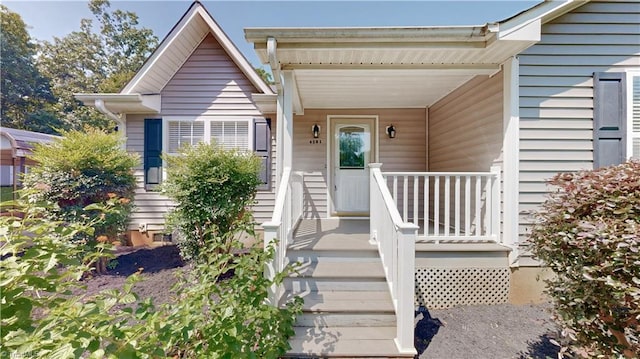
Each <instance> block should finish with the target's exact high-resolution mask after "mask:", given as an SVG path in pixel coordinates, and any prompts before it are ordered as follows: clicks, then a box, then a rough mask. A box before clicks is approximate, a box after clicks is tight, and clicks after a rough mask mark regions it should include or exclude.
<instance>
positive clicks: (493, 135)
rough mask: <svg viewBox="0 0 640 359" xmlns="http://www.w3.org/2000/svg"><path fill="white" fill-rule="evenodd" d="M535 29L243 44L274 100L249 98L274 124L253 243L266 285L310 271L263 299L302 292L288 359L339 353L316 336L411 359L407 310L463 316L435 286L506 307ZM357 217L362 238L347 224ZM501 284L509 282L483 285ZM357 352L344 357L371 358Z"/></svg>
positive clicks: (256, 35) (292, 33)
mask: <svg viewBox="0 0 640 359" xmlns="http://www.w3.org/2000/svg"><path fill="white" fill-rule="evenodd" d="M538 26H539V24H536V23H528V22H527V23H525V24H522V26H518V27H517V28H506V29H503V28H501V27H500V26H484V27H482V26H481V27H476V26H471V27H464V28H463V27H456V28H426V27H425V28H402V29H394V28H363V29H359V28H340V29H338V28H336V29H310V28H309V29H266V28H265V29H246V30H245V34H246V37H247V39H248V40H249V41H250V42H253V43H254V46H255V49H256V50H257V52H258V55H259V56H260V58H261V60H262V61H263V63H265V64H269V65H270V67H271V70H272V71H273V75H274V81H275V87H276V88H277V95H274V96H254V98H253V99H254V101H255V102H256V103H257V104H258V106H259V107H260V108H261V110H262V111H263V113H271V114H275V117H276V121H275V123H276V136H275V143H276V149H275V150H276V152H275V161H274V162H275V167H276V170H275V183H276V186H277V187H276V191H275V192H276V200H275V206H274V213H273V217H272V219H271V220H270V221H268V222H266V223H263V224H262V227H263V228H264V234H265V244H266V245H270V244H272V243H276V242H277V243H278V245H277V250H276V258H275V260H274V262H273V263H272V264H271V265H270V266H269V267H268V268H267V270H266V273H267V275H268V276H275V274H276V273H277V272H279V271H281V270H282V269H283V268H284V267H285V266H286V265H287V264H288V263H290V262H292V261H297V260H298V259H301V260H302V261H303V263H304V264H303V265H304V267H303V269H302V271H301V273H300V274H299V275H298V276H294V277H291V278H288V279H287V281H286V282H285V285H284V286H282V287H281V288H273V293H272V302H273V303H274V304H275V303H278V302H279V301H280V300H281V299H282V298H286V297H287V296H288V295H291V294H292V293H296V292H298V293H301V294H303V295H305V296H307V297H308V299H309V303H307V304H306V306H305V314H304V315H303V317H302V319H301V321H300V322H299V323H298V325H299V326H300V328H303V329H300V328H299V330H298V331H297V334H298V339H294V340H293V341H292V343H297V344H295V345H296V347H295V348H296V349H295V350H296V353H297V354H300V355H316V356H317V355H329V354H331V355H335V354H334V352H335V350H334V349H335V348H337V346H338V345H339V344H337V343H339V341H336V342H335V343H334V344H331V345H333V346H334V347H335V348H334V349H332V350H333V351H331V350H329V349H327V348H329V347H331V345H326V346H324V345H322V346H320V347H318V346H314V345H313V343H314V338H315V339H318V340H319V337H318V336H316V334H317V333H324V334H326V336H328V337H332V338H334V339H335V338H337V337H339V336H340V335H342V336H343V337H344V338H348V336H347V333H352V331H350V330H346V329H345V330H342V329H336V328H351V327H367V328H369V327H377V326H383V327H386V328H388V329H385V330H384V331H383V332H385V333H387V334H389V333H391V332H392V333H393V334H392V336H390V337H389V338H388V339H389V340H391V339H392V341H393V344H394V345H395V350H396V354H395V355H384V356H412V355H414V354H415V349H414V342H413V339H414V337H413V321H414V309H415V306H416V305H417V304H426V305H430V306H433V305H434V304H433V303H436V305H443V306H446V305H449V304H447V303H456V304H459V303H463V302H464V300H465V298H462V299H461V296H459V295H455V296H454V297H455V298H452V299H453V300H452V301H449V302H447V299H446V297H447V295H442V296H437V295H436V294H435V293H436V292H437V291H438V290H439V287H440V286H441V284H442V283H444V284H445V285H444V286H443V287H447V288H450V289H451V292H452V293H456V292H457V291H458V288H462V287H456V285H450V284H449V283H453V282H456V281H457V283H473V282H474V281H476V280H477V279H478V278H480V277H486V276H488V277H490V279H489V281H488V282H489V284H491V283H492V282H495V283H498V285H499V289H496V288H494V287H491V285H489V286H485V287H487V288H488V289H487V291H488V292H498V291H502V292H504V290H506V291H507V292H508V286H509V284H508V274H509V272H508V271H509V265H510V264H511V263H514V261H515V258H516V257H517V251H516V250H517V237H518V208H517V207H518V199H517V195H518V153H519V152H518V140H519V139H518V136H519V132H518V127H517V126H518V93H517V88H518V86H517V79H518V60H517V58H516V57H515V55H516V54H518V53H519V52H520V51H521V50H522V49H524V48H527V47H528V46H530V45H531V44H533V43H534V42H535V41H537V39H536V38H535V37H534V36H531V35H534V34H535V30H536V29H537V27H538ZM503 30H504V31H503ZM357 217H364V218H367V219H368V226H367V225H366V224H363V223H367V221H366V220H364V222H360V223H359V224H355V222H354V223H351V222H345V221H344V220H345V219H346V218H357ZM308 219H312V220H313V221H307V220H308ZM337 219H339V222H338V223H339V224H338V225H333V227H331V225H330V223H332V222H331V221H336V220H337ZM314 221H315V222H314ZM328 226H329V227H328ZM367 227H368V228H367ZM329 228H331V229H329ZM343 232H344V233H343ZM323 246H324V247H326V248H325V249H323V248H322V247H323ZM351 246H353V248H351ZM341 247H344V248H341ZM292 253H293V254H292ZM487 253H488V254H487ZM476 259H477V260H476ZM480 262H482V265H479V264H478V267H479V268H480V269H479V270H475V269H474V268H475V267H474V266H475V265H476V264H474V263H480ZM420 266H422V267H420ZM467 266H471V267H467ZM420 268H426V271H421V270H420ZM466 268H471V269H474V270H471V271H469V270H466ZM498 275H499V276H500V278H507V282H506V283H505V282H504V281H503V280H499V281H492V279H495V278H496V277H497V276H498ZM436 277H437V278H438V280H439V282H437V283H435V282H433V279H434V278H436ZM416 278H419V279H421V280H422V279H425V280H426V283H427V284H425V285H423V284H421V283H418V285H416ZM455 278H459V279H455ZM429 281H431V282H432V284H428V283H429ZM433 283H435V284H433ZM483 285H484V284H483ZM472 287H473V286H471V287H470V288H467V289H464V288H462V289H460V290H464V291H466V293H471V292H473V290H474V289H473V288H472ZM357 288H359V289H357ZM505 288H506V289H505ZM354 289H356V290H354ZM494 289H495V290H494ZM363 291H364V292H367V291H374V292H375V293H369V294H370V296H368V295H364V296H363V295H362V293H360V292H363ZM329 292H332V294H326V293H329ZM433 297H438V298H441V297H442V298H445V299H443V300H441V299H438V301H436V302H429V300H430V299H431V298H433ZM449 297H451V296H450V295H449ZM462 297H465V296H462ZM485 297H487V298H488V297H492V296H491V295H489V296H485ZM372 298H375V300H373V299H372ZM493 298H494V299H491V300H497V301H500V300H504V298H505V297H504V296H497V297H495V296H494V297H493ZM478 300H480V301H482V300H484V299H483V298H480V299H478ZM338 303H340V304H338ZM373 303H375V305H374V304H373ZM437 303H440V304H437ZM369 304H371V307H369ZM362 311H365V312H366V314H364V315H363V314H362V313H361V312H362ZM367 311H371V312H367ZM338 313H340V314H338ZM371 318H373V319H371ZM308 328H312V329H308ZM356 332H357V331H356ZM380 332H381V331H379V330H376V333H378V334H375V336H376V337H378V336H379V335H380V334H379V333H380ZM371 335H372V336H373V335H374V334H371ZM309 340H311V341H310V342H309ZM348 340H354V341H362V340H366V339H364V338H355V337H354V338H352V339H348ZM380 340H381V341H382V338H380ZM319 341H320V342H322V340H319ZM305 343H307V344H308V345H309V346H306V345H307V344H305ZM387 343H388V342H387ZM316 344H317V343H316ZM358 347H359V348H360V349H361V351H360V352H359V354H358V355H356V353H351V352H348V351H347V353H349V354H343V355H347V356H367V357H370V356H376V355H378V353H376V352H373V351H372V350H367V343H365V342H361V344H360V345H358ZM352 354H353V355H352Z"/></svg>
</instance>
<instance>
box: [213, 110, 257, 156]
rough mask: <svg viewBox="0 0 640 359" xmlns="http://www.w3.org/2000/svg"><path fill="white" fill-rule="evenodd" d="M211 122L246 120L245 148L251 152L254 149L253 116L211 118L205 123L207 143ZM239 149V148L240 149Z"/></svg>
mask: <svg viewBox="0 0 640 359" xmlns="http://www.w3.org/2000/svg"><path fill="white" fill-rule="evenodd" d="M213 122H247V136H248V138H247V148H246V150H247V151H249V152H251V151H254V150H255V148H254V136H255V135H254V133H253V117H251V118H248V119H247V118H241V119H237V118H225V119H216V120H211V121H207V124H206V125H205V132H206V134H205V138H206V140H205V141H207V143H211V123H213ZM240 150H241V149H240Z"/></svg>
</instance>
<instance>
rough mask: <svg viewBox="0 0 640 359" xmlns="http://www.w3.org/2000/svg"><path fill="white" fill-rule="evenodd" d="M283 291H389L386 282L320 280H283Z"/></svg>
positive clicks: (296, 292) (297, 292) (298, 292)
mask: <svg viewBox="0 0 640 359" xmlns="http://www.w3.org/2000/svg"><path fill="white" fill-rule="evenodd" d="M284 289H285V290H287V291H289V292H291V293H293V294H296V295H297V294H300V293H308V292H321V291H332V290H334V291H382V290H389V286H388V285H387V282H386V281H384V279H382V280H371V281H369V280H366V281H365V280H358V279H351V280H339V279H321V278H317V279H316V278H285V279H284Z"/></svg>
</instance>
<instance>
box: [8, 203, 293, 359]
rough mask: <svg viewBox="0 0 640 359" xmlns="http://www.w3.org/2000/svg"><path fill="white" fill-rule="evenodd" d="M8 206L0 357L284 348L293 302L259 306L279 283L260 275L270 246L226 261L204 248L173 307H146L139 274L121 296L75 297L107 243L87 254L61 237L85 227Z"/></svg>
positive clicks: (36, 209)
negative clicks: (16, 213) (15, 213)
mask: <svg viewBox="0 0 640 359" xmlns="http://www.w3.org/2000/svg"><path fill="white" fill-rule="evenodd" d="M18 202H20V201H18ZM16 206H17V207H18V208H20V210H21V212H22V213H24V216H23V217H24V218H21V217H10V216H1V217H0V256H1V257H2V260H0V286H1V287H0V295H1V297H2V298H1V299H2V305H1V306H0V321H1V324H2V331H1V332H0V339H1V342H2V347H1V349H0V358H2V359H4V358H9V357H33V358H54V357H55V358H81V357H82V358H87V357H89V358H102V357H107V358H164V357H171V358H277V357H279V356H281V355H283V354H284V353H285V351H286V350H287V348H288V346H289V345H288V341H287V339H288V337H289V336H291V335H292V334H293V330H292V326H293V321H294V320H295V315H296V314H297V313H299V312H300V310H301V301H300V299H296V300H293V301H291V302H289V303H288V304H286V306H285V307H284V308H281V309H278V308H275V307H272V306H270V305H268V304H266V299H267V288H269V287H270V286H272V285H274V284H281V281H282V279H283V277H284V275H285V273H280V274H279V275H278V276H277V277H276V279H275V281H273V282H272V281H270V280H267V279H266V278H265V277H264V276H263V275H262V268H264V267H265V264H266V263H267V261H270V260H271V259H272V258H273V255H274V248H273V247H270V248H268V250H267V251H264V250H263V249H262V248H257V247H256V248H252V249H251V250H250V251H249V252H248V253H246V254H244V255H232V254H220V253H219V252H218V251H217V250H216V247H215V245H211V243H209V246H208V247H206V248H203V249H202V251H201V252H200V255H201V257H200V258H201V259H202V260H201V261H199V262H198V263H194V265H193V268H191V270H190V271H188V272H187V273H186V274H184V275H183V276H182V277H181V278H180V280H179V282H178V284H176V288H174V290H175V294H176V300H175V302H173V303H167V304H165V305H163V306H161V307H154V305H153V303H152V302H151V300H150V299H147V300H144V301H141V300H139V298H138V296H137V295H136V294H135V292H133V291H132V288H133V286H134V284H135V283H136V282H137V281H139V280H141V276H140V275H139V274H135V275H133V276H131V277H129V278H128V279H127V282H126V284H125V285H124V286H123V288H121V289H108V290H105V291H103V292H101V293H99V294H97V295H93V296H88V295H83V294H82V293H83V289H84V287H83V281H82V280H81V278H83V276H84V275H85V274H86V272H87V271H88V270H90V265H91V263H92V262H93V261H95V260H96V259H97V258H101V257H103V256H105V255H106V254H105V250H107V249H108V244H99V245H97V246H95V247H93V249H95V252H86V251H85V250H84V248H82V247H81V246H80V245H78V244H77V243H75V242H74V241H71V240H70V239H71V238H74V237H75V236H76V235H77V234H78V233H80V232H82V233H86V234H87V235H91V234H92V229H91V227H90V226H89V225H90V224H93V223H88V224H87V223H85V222H66V223H63V222H54V221H51V220H49V219H48V218H46V217H45V216H43V213H47V212H48V210H49V209H48V208H46V205H45V206H44V207H43V206H39V205H38V204H34V203H27V204H25V203H24V202H21V203H17V204H16ZM92 208H93V210H101V211H105V212H109V211H110V210H111V209H112V207H111V206H109V205H107V206H105V207H102V206H100V205H92ZM214 243H215V242H214ZM233 245H234V246H239V242H238V241H234V244H233Z"/></svg>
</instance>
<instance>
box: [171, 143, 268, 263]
mask: <svg viewBox="0 0 640 359" xmlns="http://www.w3.org/2000/svg"><path fill="white" fill-rule="evenodd" d="M165 159H166V161H167V181H166V182H165V183H164V186H163V188H164V190H165V191H166V193H167V195H168V196H169V197H170V198H172V199H173V200H174V201H175V202H176V207H175V209H174V210H173V211H172V212H171V213H170V214H169V216H168V220H169V223H170V225H171V226H172V227H173V228H175V229H177V230H178V232H179V233H180V242H179V245H180V250H181V252H182V254H183V256H184V257H185V258H189V259H198V256H199V252H200V250H201V248H205V247H206V246H208V245H212V244H211V243H212V242H218V241H222V242H223V243H225V245H226V246H227V249H224V248H223V247H224V246H216V248H217V249H218V250H220V251H221V252H230V250H231V249H232V248H231V244H232V243H233V237H232V236H234V235H236V234H237V233H238V231H247V232H248V233H253V225H254V223H253V218H252V216H251V212H250V211H247V210H246V209H247V207H249V206H250V205H251V204H253V201H254V199H255V195H256V191H257V186H258V185H259V184H260V178H259V176H258V173H259V170H260V160H259V159H258V158H257V157H256V156H254V155H253V154H249V153H246V152H240V151H226V150H224V149H222V147H219V146H217V145H215V144H206V143H199V144H198V145H196V146H185V147H182V148H181V149H180V151H179V153H178V155H176V156H166V158H165Z"/></svg>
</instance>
